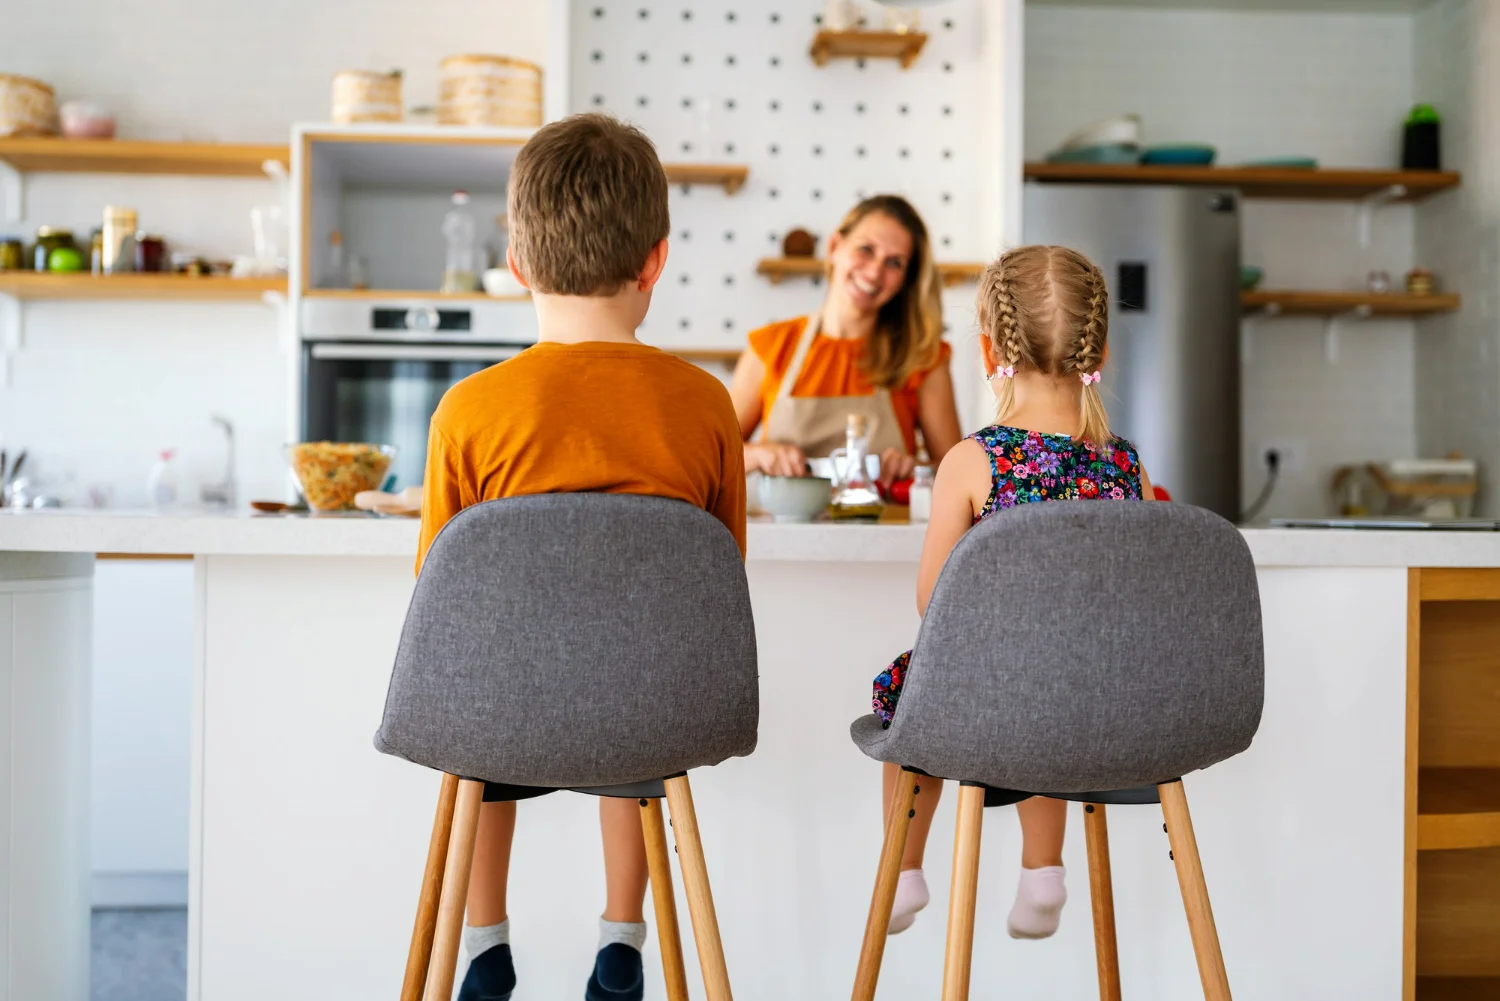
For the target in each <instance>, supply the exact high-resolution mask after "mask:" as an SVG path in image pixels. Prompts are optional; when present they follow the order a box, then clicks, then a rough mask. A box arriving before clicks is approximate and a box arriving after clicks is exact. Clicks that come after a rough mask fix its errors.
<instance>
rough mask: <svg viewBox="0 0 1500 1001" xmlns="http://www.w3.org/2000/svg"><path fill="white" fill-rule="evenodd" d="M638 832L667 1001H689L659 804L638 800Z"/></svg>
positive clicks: (675, 900) (650, 800)
mask: <svg viewBox="0 0 1500 1001" xmlns="http://www.w3.org/2000/svg"><path fill="white" fill-rule="evenodd" d="M641 830H642V831H643V832H644V833H645V835H646V867H647V868H648V869H649V870H650V872H651V900H652V902H653V903H654V904H655V906H656V938H657V941H658V942H659V943H660V944H661V967H662V975H663V977H664V979H665V980H666V985H667V1001H688V986H687V970H686V968H684V967H683V965H682V933H681V932H679V931H678V929H677V898H676V897H675V896H673V894H672V862H671V857H670V856H669V855H668V854H667V827H666V824H664V823H663V822H662V819H661V800H659V799H643V800H641Z"/></svg>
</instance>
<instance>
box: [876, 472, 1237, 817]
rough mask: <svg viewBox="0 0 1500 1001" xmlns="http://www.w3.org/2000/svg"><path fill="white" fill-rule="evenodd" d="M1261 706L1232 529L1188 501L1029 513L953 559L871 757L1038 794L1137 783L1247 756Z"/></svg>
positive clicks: (1061, 505)
mask: <svg viewBox="0 0 1500 1001" xmlns="http://www.w3.org/2000/svg"><path fill="white" fill-rule="evenodd" d="M1263 699H1264V667H1263V661H1262V650H1261V618H1260V596H1259V591H1258V589H1257V585H1256V576H1255V566H1254V563H1253V562H1252V560H1251V557H1250V551H1249V549H1248V547H1247V546H1246V545H1245V541H1244V539H1243V537H1241V535H1240V533H1239V532H1238V531H1237V530H1236V529H1235V528H1234V526H1232V525H1230V524H1229V523H1228V522H1227V521H1224V520H1223V519H1222V518H1220V517H1219V516H1217V515H1215V514H1212V513H1210V512H1208V511H1205V510H1203V509H1201V508H1195V507H1190V506H1188V505H1185V504H1173V503H1126V502H1120V503H1115V502H1101V501H1070V502H1053V503H1046V504H1029V505H1023V506H1021V507H1018V508H1015V509H1013V510H1010V511H1005V512H1002V513H1000V514H997V515H993V516H991V517H989V518H987V519H985V520H984V521H982V522H980V523H979V524H978V525H976V526H975V527H974V528H973V529H972V530H971V531H970V532H969V533H968V534H967V535H966V536H965V537H964V538H963V539H962V540H961V541H960V542H959V544H958V545H957V546H956V547H955V548H954V550H953V553H952V555H951V556H950V557H949V558H948V562H947V565H946V566H945V567H944V569H943V572H942V575H941V577H940V578H939V580H938V584H937V588H936V589H935V591H934V592H933V596H932V601H931V603H930V605H929V607H928V610H927V615H926V618H925V619H924V621H923V623H922V629H921V633H920V634H919V636H918V639H917V645H916V650H915V653H914V654H913V656H912V667H911V675H910V677H909V679H908V680H907V682H906V685H905V689H904V690H903V692H902V695H901V702H900V705H899V707H898V709H897V712H896V718H895V721H894V722H893V723H892V725H891V729H890V730H889V731H888V733H887V734H886V738H887V739H886V740H885V741H883V742H882V744H883V746H882V747H881V748H880V752H879V757H881V758H883V759H885V760H888V761H899V762H901V763H903V764H907V765H911V766H914V767H917V768H920V769H922V770H923V771H927V772H929V773H931V774H934V775H940V776H944V777H948V778H960V779H967V780H972V781H979V782H983V783H985V784H986V785H990V786H997V787H1002V788H1009V789H1019V790H1026V791H1033V792H1038V791H1044V790H1045V791H1056V792H1081V791H1093V790H1108V789H1117V788H1126V787H1131V786H1139V785H1146V784H1150V783H1153V782H1157V781H1160V780H1163V779H1170V778H1175V777H1178V776H1181V775H1183V774H1186V773H1188V772H1191V771H1194V770H1195V769H1199V768H1204V767H1206V766H1208V765H1211V764H1214V763H1215V762H1217V761H1221V760H1223V759H1224V758H1227V757H1230V756H1231V755H1234V754H1238V753H1239V752H1241V751H1243V750H1245V748H1247V747H1248V746H1249V745H1250V740H1251V738H1252V737H1253V736H1254V735H1255V731H1256V728H1257V727H1258V726H1259V725H1260V713H1261V704H1262V702H1263Z"/></svg>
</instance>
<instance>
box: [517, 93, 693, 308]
mask: <svg viewBox="0 0 1500 1001" xmlns="http://www.w3.org/2000/svg"><path fill="white" fill-rule="evenodd" d="M508 203H509V206H508V210H509V213H510V241H511V247H512V248H513V250H514V253H515V258H516V265H517V267H519V268H520V270H521V274H522V275H524V276H525V278H526V282H527V284H529V285H530V286H531V288H532V290H533V291H536V292H541V293H543V294H549V295H612V294H614V293H615V292H617V291H618V290H619V289H620V287H621V286H622V285H624V284H625V283H627V282H632V281H635V280H636V278H637V277H638V276H639V275H640V273H641V269H642V268H643V267H645V264H646V255H647V254H649V253H650V252H651V248H652V247H654V246H656V244H657V243H658V242H659V241H661V240H663V239H665V238H666V236H667V234H668V233H669V232H671V228H672V224H671V220H670V218H669V216H668V213H667V175H666V172H665V171H664V170H662V166H661V161H660V160H659V159H657V156H656V147H655V146H654V145H652V143H651V140H650V139H648V138H646V134H645V133H644V132H642V131H641V130H640V129H638V128H635V127H634V126H631V125H626V124H624V123H623V122H620V121H619V120H617V119H615V118H611V117H610V116H609V115H599V114H586V115H573V116H572V117H569V118H564V119H562V120H561V121H558V122H553V123H552V124H551V125H547V126H544V127H543V128H541V129H539V130H537V133H536V135H534V136H532V137H531V139H530V141H528V142H527V143H526V145H525V146H523V147H521V152H520V153H518V154H517V155H516V162H515V164H514V166H513V167H512V168H511V174H510V193H509V197H508Z"/></svg>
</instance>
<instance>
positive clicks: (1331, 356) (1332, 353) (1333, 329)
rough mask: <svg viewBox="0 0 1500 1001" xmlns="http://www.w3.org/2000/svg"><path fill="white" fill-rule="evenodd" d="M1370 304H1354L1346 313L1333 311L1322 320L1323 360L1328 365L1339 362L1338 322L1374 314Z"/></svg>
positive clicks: (1365, 318)
mask: <svg viewBox="0 0 1500 1001" xmlns="http://www.w3.org/2000/svg"><path fill="white" fill-rule="evenodd" d="M1374 313H1375V310H1374V308H1373V307H1371V306H1368V305H1366V306H1355V307H1354V308H1353V309H1351V310H1349V311H1348V312H1346V313H1335V314H1334V315H1332V316H1330V317H1328V318H1327V319H1325V320H1324V321H1323V360H1324V361H1326V362H1327V363H1328V364H1330V365H1337V364H1338V363H1339V324H1340V323H1341V322H1344V321H1348V320H1368V319H1369V318H1370V317H1371V316H1372V315H1374Z"/></svg>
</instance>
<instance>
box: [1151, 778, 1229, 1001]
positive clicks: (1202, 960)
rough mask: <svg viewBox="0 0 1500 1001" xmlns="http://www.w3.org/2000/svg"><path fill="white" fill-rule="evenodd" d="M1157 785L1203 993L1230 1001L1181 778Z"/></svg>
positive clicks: (1211, 999)
mask: <svg viewBox="0 0 1500 1001" xmlns="http://www.w3.org/2000/svg"><path fill="white" fill-rule="evenodd" d="M1156 788H1157V790H1158V791H1159V792H1160V793H1161V812H1162V816H1163V817H1165V818H1166V821H1167V840H1168V841H1170V842H1171V845H1172V859H1173V861H1175V862H1176V863H1177V883H1178V885H1179V886H1181V887H1182V906H1183V909H1184V910H1186V911H1187V920H1188V930H1189V931H1191V932H1192V933H1193V953H1194V955H1196V956H1197V957H1198V976H1199V978H1200V979H1202V981H1203V996H1204V997H1205V998H1207V999H1208V1001H1230V997H1229V974H1228V973H1226V972H1225V971H1224V954H1223V953H1222V952H1221V951H1220V950H1219V931H1218V929H1217V928H1215V927H1214V912H1213V908H1212V907H1211V906H1210V905H1209V902H1208V885H1207V884H1206V883H1204V881H1203V862H1202V860H1201V859H1199V858H1198V839H1197V838H1196V837H1194V835H1193V818H1192V817H1191V816H1189V814H1188V804H1187V793H1185V792H1184V791H1183V789H1182V781H1181V780H1178V781H1176V782H1166V783H1163V784H1162V785H1159V786H1157V787H1156Z"/></svg>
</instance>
